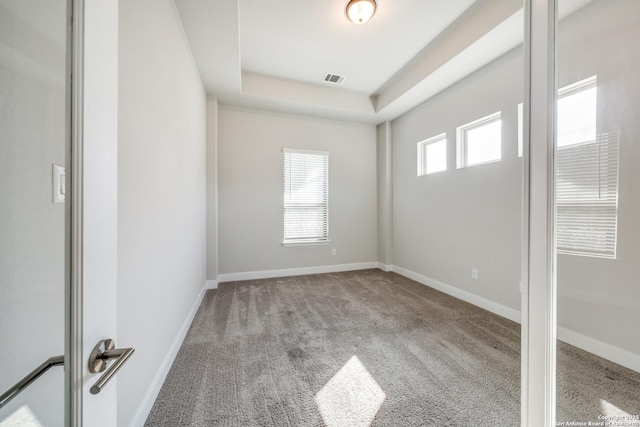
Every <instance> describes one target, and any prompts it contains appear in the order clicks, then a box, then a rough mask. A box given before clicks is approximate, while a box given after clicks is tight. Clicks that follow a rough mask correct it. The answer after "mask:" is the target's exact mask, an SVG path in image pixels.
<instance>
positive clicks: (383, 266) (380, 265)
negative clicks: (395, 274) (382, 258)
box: [378, 262, 393, 273]
mask: <svg viewBox="0 0 640 427" xmlns="http://www.w3.org/2000/svg"><path fill="white" fill-rule="evenodd" d="M378 268H379V269H380V270H382V271H386V272H387V273H388V272H390V271H393V265H389V264H383V263H381V262H379V263H378Z"/></svg>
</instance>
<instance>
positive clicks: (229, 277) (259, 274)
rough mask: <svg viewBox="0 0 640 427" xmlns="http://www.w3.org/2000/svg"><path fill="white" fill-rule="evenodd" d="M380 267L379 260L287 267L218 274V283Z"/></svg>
mask: <svg viewBox="0 0 640 427" xmlns="http://www.w3.org/2000/svg"><path fill="white" fill-rule="evenodd" d="M370 268H378V262H376V261H372V262H359V263H354V264H336V265H319V266H315V267H301V268H285V269H281V270H262V271H246V272H240V273H225V274H220V275H218V283H224V282H236V281H238V280H256V279H270V278H273V277H287V276H303V275H305V274H321V273H337V272H341V271H353V270H367V269H370Z"/></svg>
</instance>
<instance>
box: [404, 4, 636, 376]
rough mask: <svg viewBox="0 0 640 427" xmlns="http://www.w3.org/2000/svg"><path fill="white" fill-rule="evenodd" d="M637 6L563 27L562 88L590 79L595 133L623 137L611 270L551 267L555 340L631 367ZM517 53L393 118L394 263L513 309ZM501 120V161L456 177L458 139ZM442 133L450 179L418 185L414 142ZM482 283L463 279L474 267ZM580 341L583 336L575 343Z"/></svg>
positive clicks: (594, 7)
mask: <svg viewBox="0 0 640 427" xmlns="http://www.w3.org/2000/svg"><path fill="white" fill-rule="evenodd" d="M638 16H640V3H639V2H636V1H630V0H615V1H596V2H594V3H593V4H591V5H589V6H587V7H586V8H584V9H582V10H580V11H579V12H577V13H576V14H574V15H572V16H570V17H569V18H567V19H566V20H564V21H563V22H562V23H561V25H560V52H559V76H558V78H559V86H564V85H567V84H569V83H573V82H575V81H578V80H582V79H584V78H586V77H589V76H591V75H594V74H597V75H598V132H610V131H614V130H619V131H620V183H619V207H618V246H617V259H615V260H607V259H599V258H593V257H579V256H569V255H559V256H558V264H557V268H558V325H559V326H560V328H561V330H560V332H559V336H560V337H561V338H562V339H567V340H569V341H571V342H573V343H574V344H576V345H580V346H583V347H585V348H587V349H590V350H591V351H596V350H597V351H600V353H601V354H602V355H605V357H606V356H613V357H617V358H618V360H619V361H624V362H626V364H627V366H635V367H636V369H637V367H638V366H639V364H638V360H639V355H640V339H638V338H637V332H636V331H635V329H636V326H635V325H637V324H639V323H640V307H639V306H638V304H637V302H638V301H640V287H638V286H637V283H638V279H637V278H638V277H639V276H640V263H638V260H639V259H640V219H639V217H638V212H640V192H639V191H638V183H639V182H640V176H639V173H638V167H637V165H638V163H639V162H640V144H638V137H637V135H639V134H640V122H639V121H638V119H637V118H638V117H640V77H639V75H638V73H637V70H638V67H640V51H639V50H638V49H637V44H636V40H639V39H640V28H639V27H638V26H637V18H638ZM522 94H523V56H522V53H521V51H520V50H518V49H516V50H514V51H512V52H511V53H508V54H507V55H505V56H503V57H501V58H499V59H498V60H496V61H494V62H493V63H491V64H489V65H488V66H486V67H484V68H483V69H481V70H479V71H478V72H476V73H474V74H473V75H471V76H470V77H468V78H466V79H464V80H463V81H461V82H459V83H457V84H456V85H454V86H452V87H450V88H449V89H447V90H446V91H444V92H442V93H441V94H439V95H437V96H436V97H434V98H432V99H431V100H429V101H427V102H425V103H424V104H422V105H420V106H418V107H417V108H415V109H414V110H412V111H410V112H409V113H407V114H405V115H403V116H401V117H400V118H398V119H396V120H395V121H393V123H392V128H393V147H394V150H393V224H394V226H393V233H394V236H393V244H394V251H393V258H394V259H393V263H394V265H397V266H400V267H402V268H405V269H407V270H410V271H412V272H415V273H418V274H420V275H423V276H426V277H428V278H431V279H435V280H438V281H440V282H443V283H445V284H447V285H450V286H453V287H455V288H457V289H461V290H463V291H466V292H469V293H471V294H474V295H477V296H480V297H482V298H486V299H488V300H490V301H493V302H496V303H498V304H501V305H503V306H506V307H508V308H512V309H516V310H519V305H520V294H519V292H518V284H519V280H520V254H521V237H520V233H521V230H520V221H521V182H522V181H521V179H522V178H521V175H522V159H520V158H518V157H517V104H518V103H520V102H522V100H523V95H522ZM498 110H501V111H502V120H503V125H502V126H503V128H502V129H503V151H502V161H501V162H499V163H492V164H487V165H480V166H474V167H470V168H464V169H456V162H455V153H456V151H455V129H456V127H457V126H459V125H462V124H465V123H467V122H469V121H471V120H474V119H477V118H480V117H483V116H485V115H487V114H490V113H493V112H496V111H498ZM442 132H446V133H447V139H448V140H447V144H448V146H447V150H448V153H447V155H448V170H447V171H446V172H443V173H438V174H434V175H429V176H423V177H417V176H416V143H417V142H419V141H421V140H424V139H426V138H429V137H431V136H434V135H437V134H439V133H442ZM472 267H474V268H477V269H478V270H479V280H473V279H472V278H471V274H470V271H471V268H472ZM576 333H577V334H580V335H576Z"/></svg>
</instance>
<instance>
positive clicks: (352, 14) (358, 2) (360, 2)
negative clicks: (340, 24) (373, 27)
mask: <svg viewBox="0 0 640 427" xmlns="http://www.w3.org/2000/svg"><path fill="white" fill-rule="evenodd" d="M374 13H376V0H351V1H350V2H349V4H347V18H349V20H350V21H351V22H353V23H354V24H358V25H361V24H364V23H365V22H367V21H368V20H369V19H371V17H372V16H373V14H374Z"/></svg>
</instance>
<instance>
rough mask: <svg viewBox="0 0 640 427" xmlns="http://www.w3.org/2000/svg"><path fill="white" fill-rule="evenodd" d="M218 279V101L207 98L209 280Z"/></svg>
mask: <svg viewBox="0 0 640 427" xmlns="http://www.w3.org/2000/svg"><path fill="white" fill-rule="evenodd" d="M217 278H218V100H217V99H216V98H215V97H212V96H209V97H208V98H207V279H208V280H217Z"/></svg>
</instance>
